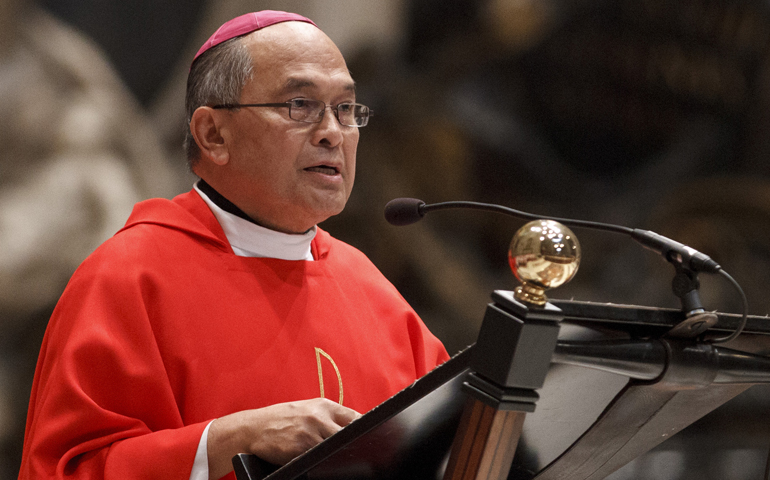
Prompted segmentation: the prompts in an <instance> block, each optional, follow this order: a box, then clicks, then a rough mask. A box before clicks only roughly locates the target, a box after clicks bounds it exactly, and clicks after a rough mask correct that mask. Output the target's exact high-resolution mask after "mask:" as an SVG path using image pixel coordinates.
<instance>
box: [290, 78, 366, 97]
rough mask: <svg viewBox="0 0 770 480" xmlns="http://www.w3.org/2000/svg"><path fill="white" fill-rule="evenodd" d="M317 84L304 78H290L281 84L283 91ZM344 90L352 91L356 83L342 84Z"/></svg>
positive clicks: (311, 86)
mask: <svg viewBox="0 0 770 480" xmlns="http://www.w3.org/2000/svg"><path fill="white" fill-rule="evenodd" d="M317 86H318V85H317V84H316V83H315V82H314V81H312V80H308V79H306V78H290V79H288V80H287V81H286V83H285V84H284V86H283V91H284V92H295V91H297V90H302V89H303V88H315V87H317ZM344 89H345V91H348V92H353V93H355V91H356V83H355V82H350V83H347V84H345V86H344Z"/></svg>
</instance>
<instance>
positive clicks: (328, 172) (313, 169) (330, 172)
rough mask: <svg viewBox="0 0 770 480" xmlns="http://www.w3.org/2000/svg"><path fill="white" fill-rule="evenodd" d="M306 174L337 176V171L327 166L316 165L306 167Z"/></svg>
mask: <svg viewBox="0 0 770 480" xmlns="http://www.w3.org/2000/svg"><path fill="white" fill-rule="evenodd" d="M305 171H308V172H316V173H323V174H324V175H337V174H338V173H340V172H339V170H337V168H336V167H330V166H328V165H317V166H315V167H308V168H306V169H305Z"/></svg>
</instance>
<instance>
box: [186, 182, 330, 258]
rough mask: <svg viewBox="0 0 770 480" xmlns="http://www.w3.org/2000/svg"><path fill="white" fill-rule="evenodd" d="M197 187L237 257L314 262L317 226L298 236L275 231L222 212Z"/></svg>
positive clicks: (196, 186)
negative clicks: (311, 245) (312, 245)
mask: <svg viewBox="0 0 770 480" xmlns="http://www.w3.org/2000/svg"><path fill="white" fill-rule="evenodd" d="M194 188H195V191H196V192H198V195H200V196H201V198H202V199H203V201H204V202H206V204H207V205H208V206H209V208H210V209H211V211H212V212H213V213H214V216H215V217H216V219H217V221H218V222H219V224H220V225H221V226H222V230H224V231H225V235H226V236H227V241H228V242H230V246H231V247H232V248H233V252H234V253H235V254H236V255H238V256H240V257H267V258H278V259H281V260H313V254H312V252H311V251H310V242H312V241H313V238H315V234H316V231H317V228H316V227H315V226H314V227H313V228H311V229H310V230H308V231H307V232H305V233H302V234H296V235H294V234H288V233H282V232H276V231H275V230H270V229H269V228H265V227H261V226H259V225H257V224H256V223H252V222H250V221H248V220H245V219H243V218H240V217H238V216H236V215H233V214H232V213H229V212H226V211H224V210H222V209H221V208H220V207H219V206H218V205H217V204H215V203H214V202H212V201H211V199H210V198H209V197H208V196H207V195H206V194H205V193H203V192H202V191H201V190H200V189H199V188H198V185H195V187H194Z"/></svg>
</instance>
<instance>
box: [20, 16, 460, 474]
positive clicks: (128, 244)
mask: <svg viewBox="0 0 770 480" xmlns="http://www.w3.org/2000/svg"><path fill="white" fill-rule="evenodd" d="M321 102H323V103H321ZM187 108H188V114H189V122H190V123H189V125H190V128H189V130H190V135H189V138H188V141H187V148H188V158H189V160H190V164H191V168H192V170H193V171H194V172H195V173H196V174H197V175H198V176H199V177H200V178H201V181H200V182H199V183H198V184H197V185H196V188H195V190H194V191H191V192H189V193H187V194H183V195H180V196H178V197H176V198H175V199H174V200H172V201H167V200H160V199H154V200H149V201H146V202H141V203H139V204H137V206H136V207H135V208H134V212H133V213H132V215H131V217H130V218H129V220H128V222H127V223H126V226H125V227H124V228H123V229H122V230H121V231H120V232H118V233H117V234H116V235H115V236H114V237H113V238H112V239H110V240H109V241H107V242H105V244H103V245H102V246H101V247H100V248H99V249H97V250H96V251H95V252H94V254H93V255H92V256H90V257H89V258H88V259H87V260H86V261H85V262H84V263H83V264H82V265H81V267H80V268H79V269H78V271H77V272H76V273H75V275H74V276H73V278H72V279H71V281H70V283H69V285H68V287H67V290H66V291H65V293H64V294H63V295H62V298H61V299H60V301H59V304H58V305H57V308H56V311H55V312H54V315H53V316H52V318H51V321H50V323H49V327H48V330H47V332H46V338H45V340H44V342H43V346H42V349H41V353H40V359H39V361H38V366H37V371H36V375H35V383H34V386H33V390H32V399H31V401H30V408H29V414H28V419H27V429H26V434H25V445H24V457H23V460H22V468H21V472H20V474H19V478H20V479H31V478H35V479H40V478H88V479H91V478H120V479H128V478H163V479H184V480H187V479H188V478H189V479H195V480H197V479H203V478H211V479H216V478H220V477H222V476H223V475H226V474H228V472H231V470H232V467H231V463H230V462H231V458H232V456H233V455H235V454H236V453H239V452H248V453H254V454H256V455H258V456H260V457H262V458H264V459H265V460H268V461H270V462H273V463H278V464H281V463H285V462H287V461H288V460H290V459H291V458H293V457H294V456H296V455H298V454H300V453H302V452H303V451H305V450H307V449H308V448H310V447H312V446H313V445H315V444H317V443H318V442H320V441H322V440H323V439H325V438H327V437H328V436H330V435H332V434H334V433H335V432H336V431H338V430H339V429H340V428H342V427H344V426H345V425H347V424H348V423H350V422H351V421H353V420H354V419H355V418H357V416H358V415H359V414H358V413H357V412H365V411H367V410H369V409H371V408H373V407H374V406H376V405H378V404H379V403H381V402H382V401H384V400H385V399H387V398H388V397H390V396H392V395H393V394H395V393H397V392H398V391H399V390H401V389H402V388H404V387H406V386H407V385H409V384H410V383H411V382H413V381H414V380H415V379H417V378H419V377H420V376H422V375H424V374H425V373H427V372H428V371H429V370H430V369H432V368H433V367H435V366H436V365H438V364H439V363H441V362H443V361H444V360H446V359H447V354H446V351H445V350H444V348H443V346H442V345H441V344H440V342H438V340H436V339H435V337H433V336H432V335H431V334H430V332H428V330H427V329H426V328H425V326H424V325H423V324H422V322H421V321H420V320H419V318H418V317H417V316H416V314H415V313H414V312H413V311H412V310H411V308H410V307H409V306H408V305H407V304H406V302H405V301H404V300H403V298H402V297H401V296H400V295H399V294H398V292H397V291H396V290H395V289H394V288H393V286H392V285H390V284H389V283H388V282H387V281H386V280H385V279H384V278H383V277H382V275H381V274H380V273H379V272H378V271H377V269H376V268H375V267H374V266H373V265H372V264H371V263H370V262H369V261H368V260H367V259H366V257H364V256H363V254H361V253H360V252H358V251H357V250H355V249H353V248H352V247H350V246H348V245H346V244H344V243H342V242H339V241H337V240H334V239H333V238H331V237H330V236H329V235H328V234H327V233H326V232H324V231H322V230H321V229H319V228H317V227H316V224H317V223H319V222H321V221H323V220H325V219H326V218H328V217H330V216H332V215H335V214H337V213H339V212H340V211H342V209H343V207H344V206H345V203H346V201H347V199H348V196H349V195H350V191H351V188H352V186H353V179H354V176H355V160H356V146H357V143H358V136H359V133H358V128H357V127H360V126H364V125H366V123H367V121H368V115H369V112H368V109H367V108H366V107H364V106H363V105H359V104H357V103H356V98H355V85H354V83H353V80H352V78H351V77H350V74H349V72H348V70H347V66H346V64H345V61H344V59H343V58H342V55H341V54H340V52H339V50H338V49H337V48H336V46H335V45H334V43H333V42H332V41H331V40H330V39H329V38H328V37H327V36H326V35H324V34H323V33H322V32H321V31H320V30H319V29H318V28H317V27H316V26H315V24H313V23H312V22H311V21H310V20H308V19H306V18H304V17H300V16H298V15H294V14H288V13H284V12H273V11H265V12H257V13H252V14H247V15H244V16H242V17H238V18H236V19H234V20H231V21H230V22H228V23H226V24H225V25H223V26H222V27H221V28H220V29H219V30H218V31H217V32H216V33H215V34H214V35H213V36H212V37H211V39H209V41H208V42H206V44H204V46H203V47H202V48H201V50H200V51H199V52H198V55H197V56H196V59H195V60H194V62H193V66H192V69H191V71H190V76H189V79H188V94H187ZM230 475H232V473H230Z"/></svg>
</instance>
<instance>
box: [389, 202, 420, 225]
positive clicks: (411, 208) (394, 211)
mask: <svg viewBox="0 0 770 480" xmlns="http://www.w3.org/2000/svg"><path fill="white" fill-rule="evenodd" d="M423 205H425V202H423V201H422V200H418V199H416V198H396V199H394V200H391V201H389V202H388V204H387V205H385V220H387V221H388V223H390V224H391V225H396V226H397V227H402V226H404V225H411V224H413V223H415V222H419V221H420V220H422V217H424V216H425V214H424V213H423V212H422V210H421V209H420V207H422V206H423Z"/></svg>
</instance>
